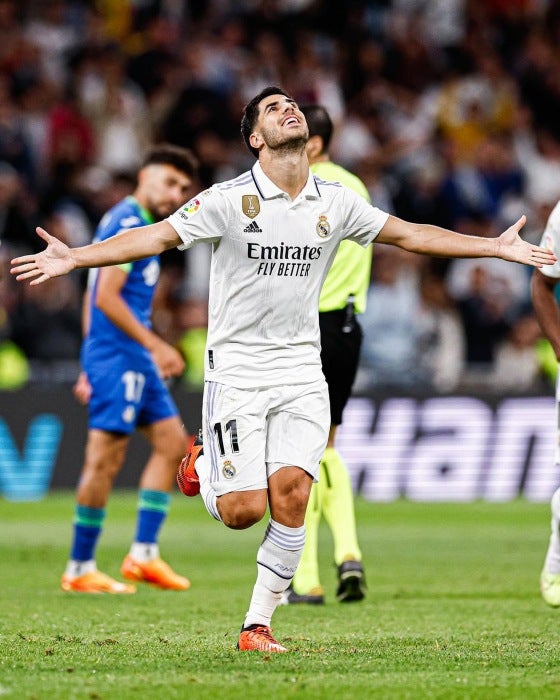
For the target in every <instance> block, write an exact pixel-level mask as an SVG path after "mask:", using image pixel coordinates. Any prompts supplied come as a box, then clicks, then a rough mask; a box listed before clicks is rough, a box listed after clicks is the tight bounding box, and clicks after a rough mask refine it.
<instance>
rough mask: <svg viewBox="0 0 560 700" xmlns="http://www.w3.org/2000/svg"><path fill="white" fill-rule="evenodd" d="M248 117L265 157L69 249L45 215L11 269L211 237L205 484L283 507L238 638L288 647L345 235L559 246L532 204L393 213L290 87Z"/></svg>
mask: <svg viewBox="0 0 560 700" xmlns="http://www.w3.org/2000/svg"><path fill="white" fill-rule="evenodd" d="M241 131H242V135H243V137H244V140H245V142H246V144H247V146H248V147H249V149H250V150H251V151H252V153H254V155H255V156H256V157H257V159H258V162H257V163H256V164H255V165H254V167H253V168H252V169H251V170H250V171H248V172H246V173H244V174H242V175H240V176H239V177H238V178H236V179H234V180H232V181H229V182H225V183H221V184H217V185H214V186H213V187H212V188H210V189H209V190H206V191H205V192H202V193H201V194H200V195H197V196H196V197H194V198H193V199H192V200H190V201H189V202H188V203H187V204H186V205H185V206H184V207H182V208H181V209H180V210H179V211H178V212H176V213H175V214H173V215H172V216H171V217H169V219H167V220H166V221H163V222H158V223H156V224H153V225H150V226H146V227H140V228H135V229H132V230H130V231H126V232H124V233H122V234H120V235H119V236H115V237H113V238H111V239H109V240H107V241H103V242H99V243H95V244H91V245H88V246H83V247H81V248H73V249H70V248H68V247H67V246H65V245H64V244H63V243H62V242H60V241H58V240H57V239H56V238H54V237H53V236H50V235H49V234H48V233H47V232H46V231H44V230H43V229H38V233H39V235H40V236H41V237H42V238H43V239H44V240H45V241H46V243H47V244H48V245H47V248H46V250H44V251H43V252H41V253H39V254H36V255H27V256H23V257H20V258H17V259H15V260H14V261H12V263H13V268H12V272H13V274H16V275H17V279H18V280H25V279H31V280H32V281H31V284H39V283H41V282H44V281H46V280H48V279H49V278H51V277H54V276H56V275H61V274H65V273H67V272H70V271H71V270H73V269H75V268H78V267H80V268H81V267H99V266H103V265H114V264H117V263H122V262H127V261H132V260H136V259H138V258H142V257H146V256H149V255H155V254H158V253H161V252H162V251H163V250H165V249H168V248H172V247H174V246H178V247H179V248H187V247H189V246H191V245H193V244H194V243H197V242H201V241H206V242H209V243H211V244H212V247H213V254H212V266H211V278H210V298H209V321H208V341H207V349H206V383H205V389H204V406H203V428H204V441H205V445H204V453H205V454H204V455H203V458H202V459H199V460H198V461H197V463H196V468H197V471H198V472H199V474H198V476H199V478H200V491H201V495H202V496H203V498H204V502H205V504H206V507H207V509H208V511H209V512H210V513H211V515H213V516H214V517H215V518H217V519H219V520H221V521H222V522H223V523H224V524H225V525H226V526H228V527H230V528H234V529H244V528H247V527H250V526H251V525H254V524H255V523H257V522H258V521H260V520H261V519H262V518H263V517H264V515H265V513H266V510H267V506H268V507H269V508H270V515H271V518H270V522H269V524H268V527H267V528H266V532H265V536H264V539H263V542H262V544H261V546H260V548H259V550H258V554H257V580H256V583H255V587H254V590H253V595H252V597H251V602H250V605H249V609H248V611H247V615H246V617H245V622H244V624H243V628H242V630H241V633H240V635H239V639H238V648H239V649H240V650H243V651H246V650H247V651H249V650H257V651H263V652H284V651H286V648H285V647H284V646H282V645H281V644H280V643H278V642H277V641H276V640H275V639H274V637H273V636H272V630H271V627H270V624H271V618H272V614H273V612H274V610H275V608H276V607H277V605H278V604H279V603H280V601H281V598H282V594H283V592H284V591H285V590H286V589H287V587H288V586H289V584H290V581H291V580H292V576H293V574H294V572H295V570H296V568H297V565H298V562H299V558H300V554H301V550H302V548H303V544H304V540H305V530H304V524H303V523H304V517H305V510H306V506H307V501H308V498H309V492H310V489H311V484H312V483H313V479H314V478H315V476H316V474H317V472H318V467H319V461H320V459H321V455H322V453H323V451H324V449H325V446H326V443H327V437H328V430H329V423H330V417H329V408H328V406H329V403H328V396H327V387H326V382H325V379H324V377H323V374H322V371H321V359H320V347H319V345H320V343H319V323H318V300H319V293H320V291H321V286H322V283H323V280H324V277H325V275H326V273H327V270H328V268H329V265H330V263H331V261H332V259H333V257H334V255H335V253H336V250H337V247H338V243H339V242H340V241H341V240H342V239H344V238H346V239H350V240H353V241H356V242H357V243H359V244H360V245H364V246H365V245H369V244H370V243H372V242H373V241H374V240H378V241H380V242H383V243H390V244H393V245H397V246H400V247H402V248H405V249H406V250H410V251H413V252H417V253H424V254H428V255H438V256H448V257H483V256H491V257H500V258H503V259H506V260H511V261H515V262H520V263H526V264H530V265H533V266H537V267H538V266H541V265H543V264H551V263H553V262H555V260H556V258H555V256H554V255H553V253H551V252H550V251H546V250H544V249H542V248H540V247H538V246H533V245H530V244H529V243H526V242H524V241H523V240H522V239H521V238H520V237H519V235H518V231H519V230H520V229H521V227H522V226H523V224H524V222H525V217H521V219H519V221H517V222H516V223H515V224H514V225H513V226H511V227H510V228H508V229H507V230H506V231H505V232H504V233H502V235H501V236H500V237H499V238H496V239H487V238H477V237H472V236H463V235H461V234H458V233H455V232H453V231H448V230H445V229H441V228H438V227H435V226H430V225H424V224H412V223H408V222H406V221H403V220H401V219H398V218H396V217H393V216H389V215H388V214H386V213H384V212H382V211H380V210H379V209H377V208H375V207H372V206H371V205H370V204H368V203H367V202H366V201H365V200H364V199H363V198H362V197H360V196H359V195H358V194H356V193H355V192H353V191H352V190H349V189H347V188H345V187H344V186H343V185H340V184H336V183H329V182H324V181H322V180H320V179H319V178H317V177H315V176H313V175H312V173H311V172H310V170H309V163H308V160H307V156H306V154H305V144H306V141H307V138H308V129H307V124H306V121H305V117H304V116H303V114H302V113H301V111H300V110H299V109H298V106H297V104H296V103H295V102H294V100H293V99H292V98H291V97H290V96H289V95H287V94H286V93H285V92H284V91H283V90H282V89H281V88H278V87H269V88H265V89H264V90H263V91H261V93H259V95H257V96H256V97H255V98H254V99H253V100H251V102H249V104H248V105H247V106H246V107H245V110H244V114H243V119H242V122H241Z"/></svg>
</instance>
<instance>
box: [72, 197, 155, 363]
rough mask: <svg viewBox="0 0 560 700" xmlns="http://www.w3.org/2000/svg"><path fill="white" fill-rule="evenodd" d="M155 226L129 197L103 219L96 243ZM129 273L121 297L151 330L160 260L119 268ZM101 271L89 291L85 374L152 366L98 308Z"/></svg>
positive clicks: (144, 353) (94, 275) (146, 354)
mask: <svg viewBox="0 0 560 700" xmlns="http://www.w3.org/2000/svg"><path fill="white" fill-rule="evenodd" d="M152 222H153V219H152V217H151V216H150V213H149V212H148V211H146V210H145V209H143V208H142V207H141V206H140V205H139V204H138V202H137V201H136V200H135V199H134V197H126V198H125V199H123V200H122V201H121V202H119V203H118V204H117V205H115V206H114V207H113V208H112V209H110V210H109V211H108V212H107V213H106V214H105V216H104V217H103V218H102V219H101V222H100V223H99V226H98V227H97V231H96V232H95V237H94V241H103V240H105V239H107V238H111V236H115V235H117V234H118V233H119V232H120V231H123V230H125V229H129V228H135V227H137V226H145V225H147V224H151V223H152ZM119 267H120V268H121V269H123V270H124V271H125V272H127V280H126V282H125V284H124V287H123V288H122V290H121V296H122V298H123V300H124V301H125V302H126V304H127V305H128V307H129V308H130V310H131V311H132V313H133V314H134V316H135V317H136V318H137V319H138V321H140V323H142V324H143V325H144V326H147V327H148V328H150V327H151V320H150V319H151V313H152V301H153V297H154V292H155V288H156V284H157V281H158V278H159V269H160V265H159V258H158V256H153V257H150V258H145V259H144V260H139V261H137V262H134V263H126V264H124V265H119ZM98 280H99V270H98V269H93V270H91V271H90V277H89V280H88V289H89V292H90V302H89V303H90V309H89V311H90V324H89V332H88V334H87V336H86V338H85V341H84V344H83V348H82V363H83V366H84V369H85V370H86V371H88V370H89V368H91V365H92V363H94V364H96V363H98V362H100V363H106V362H111V363H116V362H118V361H120V362H123V363H126V364H127V365H130V364H134V365H136V366H140V367H143V366H146V365H147V364H150V365H151V364H153V361H152V358H151V355H150V353H149V352H148V351H147V350H146V348H144V347H143V346H142V345H140V344H139V343H137V342H136V341H135V340H133V339H132V338H131V337H130V336H128V335H127V334H126V333H124V332H123V331H121V330H120V329H119V328H117V326H115V325H114V324H113V323H112V322H111V321H110V320H109V319H108V318H107V316H106V315H105V314H104V313H103V311H101V310H100V309H98V308H97V307H96V304H95V298H96V295H97V285H98Z"/></svg>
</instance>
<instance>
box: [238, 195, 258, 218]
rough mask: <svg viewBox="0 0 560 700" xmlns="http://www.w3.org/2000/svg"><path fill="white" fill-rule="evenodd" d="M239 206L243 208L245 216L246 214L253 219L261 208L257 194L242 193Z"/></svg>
mask: <svg viewBox="0 0 560 700" xmlns="http://www.w3.org/2000/svg"><path fill="white" fill-rule="evenodd" d="M241 208H242V209H243V213H244V214H245V216H248V217H249V218H250V219H254V218H255V216H256V215H257V214H258V213H259V212H260V210H261V205H260V202H259V198H258V197H257V195H256V194H244V195H243V197H241Z"/></svg>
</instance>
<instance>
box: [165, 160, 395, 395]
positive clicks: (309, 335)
mask: <svg viewBox="0 0 560 700" xmlns="http://www.w3.org/2000/svg"><path fill="white" fill-rule="evenodd" d="M388 216H389V215H388V214H386V213H384V212H382V211H380V210H379V209H377V208H375V207H372V206H371V205H370V204H368V203H367V202H366V201H365V200H364V199H363V197H360V196H359V195H358V194H356V193H355V192H353V191H352V190H350V189H348V188H346V187H344V186H343V185H340V184H339V183H333V182H324V181H323V180H321V179H320V178H318V177H316V176H315V177H314V176H313V174H312V173H311V172H310V173H309V178H308V180H307V184H306V185H305V187H304V189H303V190H302V192H301V193H300V194H299V195H298V197H297V198H296V199H294V200H293V201H292V200H291V199H290V197H289V196H288V195H287V194H286V193H285V192H283V191H282V190H280V189H279V188H278V187H277V186H276V185H275V184H274V183H273V182H272V181H271V180H270V179H269V178H268V177H267V176H266V175H265V174H264V172H263V170H262V168H261V166H260V164H259V163H258V162H257V163H256V164H255V166H254V167H253V168H252V170H250V171H248V172H246V173H243V174H242V175H240V176H239V177H237V178H236V179H234V180H230V181H228V182H223V183H219V184H216V185H214V186H213V187H211V188H210V189H208V190H205V191H204V192H201V193H200V194H199V195H197V196H196V197H193V199H191V200H190V201H189V202H187V204H185V206H183V207H182V208H181V209H179V210H178V211H177V212H175V213H174V214H172V215H171V216H170V217H169V218H168V221H169V223H170V224H171V225H172V226H173V228H175V230H176V231H177V233H178V235H179V236H180V237H181V239H182V241H183V245H181V246H179V249H180V250H184V249H185V248H188V247H190V246H191V245H193V244H194V243H198V242H201V241H208V242H210V243H212V245H213V251H212V263H211V272H210V293H209V314H208V340H207V347H206V358H205V366H206V377H207V379H209V380H211V381H214V382H220V383H222V384H227V385H230V386H237V387H240V388H258V387H270V386H282V385H285V384H299V383H307V382H310V381H314V380H316V379H318V378H321V377H322V376H323V375H322V371H321V358H320V333H319V311H318V308H319V294H320V292H321V287H322V285H323V280H324V278H325V275H326V274H327V271H328V269H329V267H330V265H331V263H332V261H333V258H334V256H335V253H336V251H337V248H338V244H339V243H340V241H341V240H342V239H344V238H348V239H350V240H353V241H356V242H357V243H359V244H360V245H362V246H366V245H368V244H370V243H371V242H372V241H373V240H374V239H375V238H376V237H377V235H378V234H379V232H380V231H381V229H382V228H383V226H384V225H385V222H386V221H387V219H388Z"/></svg>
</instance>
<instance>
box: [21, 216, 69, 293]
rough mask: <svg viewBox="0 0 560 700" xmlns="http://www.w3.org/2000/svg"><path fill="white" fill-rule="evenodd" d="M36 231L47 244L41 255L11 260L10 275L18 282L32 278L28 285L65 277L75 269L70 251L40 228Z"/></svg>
mask: <svg viewBox="0 0 560 700" xmlns="http://www.w3.org/2000/svg"><path fill="white" fill-rule="evenodd" d="M36 231H37V234H38V235H39V236H40V237H41V238H42V239H43V240H44V241H45V242H46V243H47V247H46V248H45V250H43V251H42V252H41V253H35V254H34V255H22V256H21V257H20V258H14V259H13V260H12V269H11V273H12V275H17V277H16V279H17V280H18V282H21V281H22V280H26V279H30V278H33V277H34V278H35V279H32V280H31V282H30V284H33V285H34V284H41V282H46V281H47V280H49V279H51V278H52V277H58V276H59V275H65V274H67V273H68V272H71V271H72V270H73V269H74V268H75V267H76V263H75V262H74V258H73V257H72V251H71V250H70V248H69V247H68V246H67V245H66V244H65V243H63V242H62V241H59V240H58V238H55V237H54V236H51V235H50V234H49V233H47V231H45V229H44V228H41V227H40V226H38V227H37V229H36Z"/></svg>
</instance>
